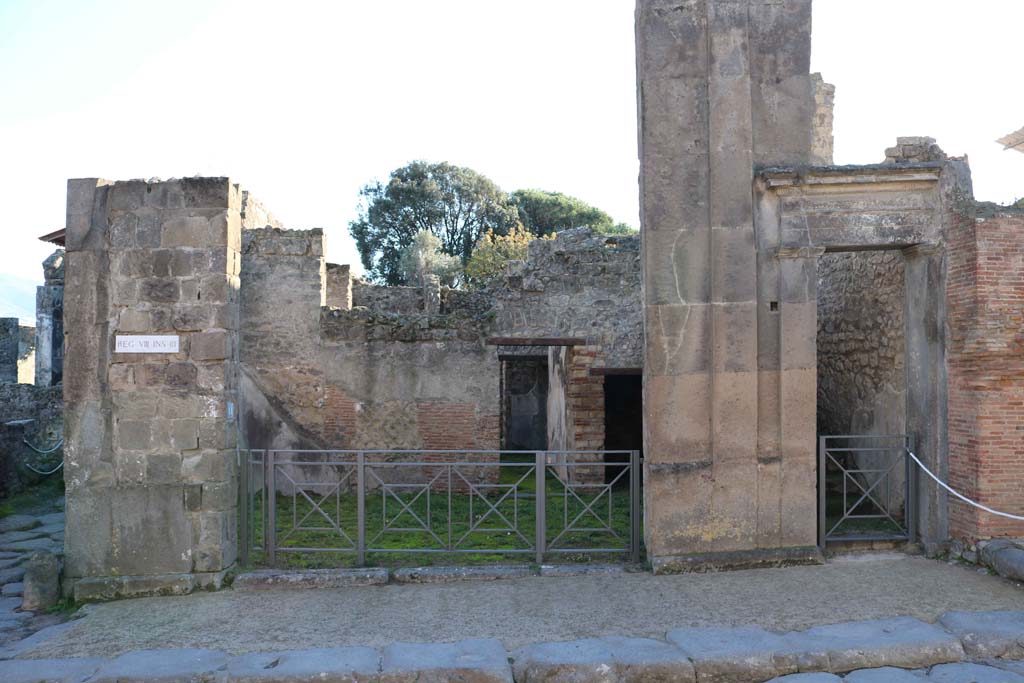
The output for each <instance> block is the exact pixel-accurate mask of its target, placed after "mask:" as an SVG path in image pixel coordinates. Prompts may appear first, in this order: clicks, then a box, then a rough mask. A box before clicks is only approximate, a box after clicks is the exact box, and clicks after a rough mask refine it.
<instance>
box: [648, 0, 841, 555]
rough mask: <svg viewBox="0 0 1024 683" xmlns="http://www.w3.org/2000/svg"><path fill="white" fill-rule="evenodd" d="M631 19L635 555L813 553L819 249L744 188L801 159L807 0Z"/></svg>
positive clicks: (745, 1) (743, 1)
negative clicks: (640, 314)
mask: <svg viewBox="0 0 1024 683" xmlns="http://www.w3.org/2000/svg"><path fill="white" fill-rule="evenodd" d="M636 31H637V70H638V78H637V80H638V96H639V126H640V135H639V138H640V165H641V171H640V192H641V224H642V239H643V253H644V263H643V302H644V328H645V336H646V341H645V362H644V404H645V425H644V430H645V435H644V448H645V458H646V460H645V472H644V475H645V479H644V481H645V509H646V521H645V533H646V544H647V551H648V554H649V556H650V558H651V559H652V562H653V564H654V567H655V570H656V571H673V570H684V569H694V568H701V567H703V566H717V567H728V566H744V565H757V564H766V563H779V562H801V561H809V560H814V559H816V558H817V557H818V551H817V550H816V548H815V544H816V528H817V505H816V479H815V477H816V465H815V459H816V452H815V375H816V369H815V328H816V310H815V283H816V273H815V263H816V257H817V256H818V254H820V253H821V251H822V250H821V249H818V248H815V247H813V246H812V245H810V244H803V245H801V244H800V243H799V242H790V244H786V240H783V239H781V235H780V232H783V231H784V230H782V229H780V228H779V226H778V221H777V220H775V219H774V218H773V216H772V215H771V213H772V211H774V207H773V206H772V205H770V204H769V205H766V206H764V207H759V206H758V202H757V201H755V197H756V196H757V195H756V193H755V172H756V171H757V170H758V169H761V168H768V167H773V166H788V167H793V166H797V167H799V166H802V165H805V164H807V163H809V162H810V160H811V149H812V137H813V136H812V117H813V113H814V95H813V89H812V82H811V79H810V73H809V71H810V70H809V66H810V48H811V42H810V41H811V0H639V1H638V3H637V13H636ZM764 212H767V214H768V215H762V214H763V213H764ZM759 216H760V217H759ZM755 223H758V226H757V227H756V228H755ZM762 223H763V225H761V224H762Z"/></svg>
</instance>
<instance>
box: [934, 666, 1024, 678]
mask: <svg viewBox="0 0 1024 683" xmlns="http://www.w3.org/2000/svg"><path fill="white" fill-rule="evenodd" d="M927 680H928V681H935V683H968V682H969V683H1024V676H1021V675H1018V674H1015V673H1013V672H1010V671H1006V670H1005V669H997V668H995V667H991V666H985V665H983V664H971V663H958V664H942V665H940V666H936V667H933V668H932V670H931V671H929V672H928V679H927Z"/></svg>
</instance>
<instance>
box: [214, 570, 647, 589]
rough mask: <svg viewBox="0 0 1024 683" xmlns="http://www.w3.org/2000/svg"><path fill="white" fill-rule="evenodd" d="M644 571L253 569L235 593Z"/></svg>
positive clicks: (240, 576) (238, 582)
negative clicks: (240, 591) (242, 591)
mask: <svg viewBox="0 0 1024 683" xmlns="http://www.w3.org/2000/svg"><path fill="white" fill-rule="evenodd" d="M642 571H644V569H643V567H641V566H639V565H625V564H542V565H539V566H538V565H532V564H490V565H481V566H479V567H473V566H450V567H448V566H438V567H401V568H397V569H387V568H385V567H371V568H359V569H256V570H253V571H247V572H242V573H240V574H238V575H236V576H235V579H234V583H233V584H232V587H233V588H234V589H235V590H268V589H279V588H346V587H351V586H383V585H386V584H389V583H452V582H456V581H495V580H500V579H521V578H526V577H531V576H582V575H592V574H623V573H627V572H628V573H635V572H642Z"/></svg>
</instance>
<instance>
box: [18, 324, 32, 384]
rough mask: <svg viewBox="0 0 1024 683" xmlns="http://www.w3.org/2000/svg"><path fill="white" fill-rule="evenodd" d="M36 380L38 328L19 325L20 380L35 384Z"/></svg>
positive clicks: (22, 382)
mask: <svg viewBox="0 0 1024 683" xmlns="http://www.w3.org/2000/svg"><path fill="white" fill-rule="evenodd" d="M35 381H36V328H34V327H30V326H28V325H20V326H19V327H18V382H19V383H20V384H35Z"/></svg>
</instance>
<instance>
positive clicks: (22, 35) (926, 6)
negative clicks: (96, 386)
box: [0, 0, 1024, 324]
mask: <svg viewBox="0 0 1024 683" xmlns="http://www.w3.org/2000/svg"><path fill="white" fill-rule="evenodd" d="M633 8H634V3H633V0H466V1H462V0H389V1H388V2H357V1H355V0H339V1H333V2H328V1H324V2H307V1H303V0H290V1H289V2H260V1H256V0H205V1H201V0H176V1H175V2H160V3H158V2H151V1H143V0H102V1H93V2H87V1H85V0H74V1H72V0H62V1H59V0H0V93H2V100H0V102H2V106H0V201H2V204H3V207H4V213H5V217H4V221H3V224H2V227H0V231H2V232H0V235H2V237H3V242H2V244H3V249H0V317H7V316H19V317H21V318H22V322H23V323H29V324H31V321H32V320H33V319H34V313H33V306H34V289H35V286H36V285H37V284H41V281H42V268H41V266H40V263H41V261H42V260H43V259H44V258H45V257H46V256H47V255H48V254H49V253H50V252H51V251H52V249H51V248H50V245H46V244H44V243H41V242H38V241H37V240H36V238H37V237H38V236H39V235H42V234H45V233H48V232H52V231H53V230H56V229H59V228H62V227H63V226H64V207H65V195H66V181H67V179H68V178H74V177H103V178H108V179H112V180H118V179H129V178H152V177H161V178H170V177H182V176H193V175H211V176H221V175H227V176H230V177H231V178H232V179H233V180H234V181H235V182H239V183H241V184H242V186H243V187H244V188H245V189H248V190H250V191H251V192H252V193H253V194H254V195H256V196H257V197H259V198H260V199H261V200H262V201H263V202H264V204H266V205H267V206H268V207H269V208H270V209H271V210H272V211H273V212H274V213H275V214H276V215H277V216H278V218H280V219H281V220H282V221H283V222H284V224H285V226H286V227H291V228H310V227H322V228H324V230H325V234H326V236H327V257H328V260H330V261H333V262H338V263H353V264H358V257H357V255H356V252H355V248H354V244H353V243H352V241H351V238H350V237H349V236H348V232H347V225H348V222H349V221H350V220H352V219H354V218H355V217H356V215H357V210H358V205H359V190H360V188H361V187H363V186H364V185H366V184H367V183H369V182H371V181H373V180H375V179H385V178H386V177H387V175H388V173H389V172H390V171H391V170H393V169H395V168H398V167H400V166H402V165H404V164H406V163H407V162H409V161H411V160H414V159H425V160H429V161H449V162H451V163H454V164H457V165H460V166H468V167H470V168H473V169H475V170H477V171H479V172H481V173H483V174H484V175H487V176H489V177H490V178H491V179H493V180H494V181H495V182H497V183H498V185H499V186H501V187H502V188H503V189H505V190H506V191H512V190H515V189H520V188H540V189H546V190H556V191H560V192H565V193H567V194H570V195H574V196H576V197H579V198H581V199H583V200H585V201H587V202H589V203H591V204H593V205H595V206H598V207H599V208H601V209H603V210H605V211H606V212H608V213H609V214H611V215H612V217H613V218H614V219H615V220H616V221H623V222H626V223H629V224H631V225H633V226H636V227H639V217H638V214H639V209H638V188H637V173H638V164H637V149H636V94H635V92H636V83H635V81H636V78H635V62H634V54H633V53H634V37H633ZM1022 25H1024V1H1021V0H974V2H972V3H964V2H962V0H898V2H896V1H893V0H816V2H815V3H814V34H813V55H812V69H813V70H815V71H821V72H822V73H823V74H824V76H825V79H826V80H827V81H829V82H831V83H834V84H835V85H836V86H837V93H836V108H835V117H836V122H835V137H836V145H835V157H836V158H835V160H836V162H837V163H873V162H879V161H882V159H883V157H884V149H885V148H886V147H889V146H892V144H893V143H894V142H895V138H896V136H898V135H930V136H932V137H935V138H936V139H937V140H938V142H939V144H940V145H941V146H942V147H943V149H944V150H945V151H946V152H947V153H949V154H951V155H962V154H967V155H968V157H969V159H970V163H971V167H972V170H973V173H974V185H975V194H976V196H977V197H978V198H979V199H985V200H991V201H998V202H1001V203H1008V202H1011V201H1014V200H1016V199H1017V198H1019V197H1021V196H1024V154H1020V153H1017V152H1012V151H1003V150H1002V148H1001V147H1000V145H998V144H996V143H995V142H994V140H995V139H996V138H998V137H1001V136H1003V135H1005V134H1007V133H1009V132H1011V131H1013V130H1016V129H1018V128H1020V127H1021V126H1024V88H1022V87H1021V85H1020V73H1021V61H1022V60H1021V57H1020V54H1021V53H1020V27H1021V26H1022ZM356 269H357V271H358V266H357V267H356Z"/></svg>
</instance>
